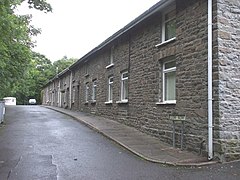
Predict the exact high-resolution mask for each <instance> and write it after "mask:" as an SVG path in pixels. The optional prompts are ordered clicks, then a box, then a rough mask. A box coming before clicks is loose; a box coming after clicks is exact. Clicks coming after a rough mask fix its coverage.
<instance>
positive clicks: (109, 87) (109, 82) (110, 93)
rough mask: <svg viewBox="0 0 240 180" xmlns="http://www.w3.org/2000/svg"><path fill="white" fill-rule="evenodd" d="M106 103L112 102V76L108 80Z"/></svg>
mask: <svg viewBox="0 0 240 180" xmlns="http://www.w3.org/2000/svg"><path fill="white" fill-rule="evenodd" d="M107 100H108V102H112V100H113V76H111V77H109V78H108V98H107Z"/></svg>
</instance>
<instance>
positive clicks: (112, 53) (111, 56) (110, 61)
mask: <svg viewBox="0 0 240 180" xmlns="http://www.w3.org/2000/svg"><path fill="white" fill-rule="evenodd" d="M113 61H114V46H112V47H111V50H110V57H109V65H107V66H106V69H108V68H110V67H112V66H114V64H113Z"/></svg>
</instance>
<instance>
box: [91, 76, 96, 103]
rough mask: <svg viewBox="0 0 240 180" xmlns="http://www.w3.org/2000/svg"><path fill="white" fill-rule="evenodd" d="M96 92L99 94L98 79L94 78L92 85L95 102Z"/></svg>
mask: <svg viewBox="0 0 240 180" xmlns="http://www.w3.org/2000/svg"><path fill="white" fill-rule="evenodd" d="M96 94H97V80H94V81H93V85H92V101H93V102H95V101H96Z"/></svg>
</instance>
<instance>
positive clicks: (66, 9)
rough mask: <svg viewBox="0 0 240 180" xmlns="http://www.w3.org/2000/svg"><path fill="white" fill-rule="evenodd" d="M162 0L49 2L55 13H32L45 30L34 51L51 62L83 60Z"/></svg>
mask: <svg viewBox="0 0 240 180" xmlns="http://www.w3.org/2000/svg"><path fill="white" fill-rule="evenodd" d="M158 1H160V0H101V1H100V0H47V2H49V3H50V4H51V5H52V8H53V12H52V13H47V14H45V13H43V12H37V11H35V10H31V11H29V10H28V9H27V8H26V6H25V7H24V6H23V7H22V8H20V9H19V13H20V14H29V13H31V14H33V21H32V24H33V25H34V26H36V27H38V28H41V29H42V33H41V34H40V35H38V37H37V38H35V40H36V41H37V43H36V45H37V47H36V48H34V51H36V52H39V53H41V54H44V55H45V56H46V57H47V58H49V59H50V60H51V61H55V60H59V59H61V58H62V57H63V56H67V57H68V58H71V57H73V58H78V59H79V58H81V57H82V56H84V55H85V54H86V53H88V52H89V51H90V50H92V49H93V48H94V47H96V46H97V45H99V44H100V43H101V42H103V41H104V40H105V39H107V38H108V37H109V36H111V35H112V34H113V33H115V32H117V31H118V30H119V29H121V28H122V27H124V26H125V25H127V24H128V23H129V22H130V21H132V20H133V19H135V18H136V17H138V16H139V15H140V14H142V13H143V12H144V11H146V10H148V9H149V8H150V7H151V6H153V5H154V4H155V3H157V2H158Z"/></svg>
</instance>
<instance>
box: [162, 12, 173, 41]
mask: <svg viewBox="0 0 240 180" xmlns="http://www.w3.org/2000/svg"><path fill="white" fill-rule="evenodd" d="M175 37H176V9H171V10H169V11H167V12H166V13H164V14H163V23H162V42H165V41H171V40H173V39H175Z"/></svg>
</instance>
